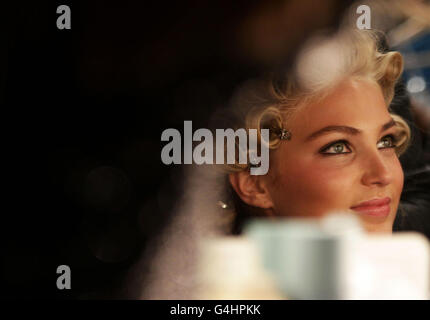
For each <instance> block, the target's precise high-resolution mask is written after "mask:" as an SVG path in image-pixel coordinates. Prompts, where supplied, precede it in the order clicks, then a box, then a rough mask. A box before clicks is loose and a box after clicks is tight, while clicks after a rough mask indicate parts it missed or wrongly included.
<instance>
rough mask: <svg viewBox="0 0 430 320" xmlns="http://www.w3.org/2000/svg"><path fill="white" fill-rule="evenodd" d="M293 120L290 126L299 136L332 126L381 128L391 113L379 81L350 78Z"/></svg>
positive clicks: (299, 109) (300, 112)
mask: <svg viewBox="0 0 430 320" xmlns="http://www.w3.org/2000/svg"><path fill="white" fill-rule="evenodd" d="M291 120H292V121H290V122H289V123H290V124H291V125H290V126H289V128H291V130H292V131H293V132H294V133H295V134H296V136H297V134H299V135H300V134H305V133H307V132H309V131H313V130H318V129H321V128H323V127H325V126H332V125H343V126H351V127H354V128H357V129H360V130H367V129H374V128H378V129H379V128H380V126H381V125H382V124H384V123H385V122H387V121H388V120H390V115H389V113H388V109H387V106H386V104H385V100H384V97H383V95H382V91H381V88H380V87H379V85H378V84H376V83H374V82H371V81H368V80H353V79H348V80H345V81H344V82H342V83H341V84H340V85H338V86H337V87H336V88H335V89H334V90H333V91H332V92H331V93H330V94H329V95H327V96H326V97H324V98H323V99H322V100H319V101H318V102H313V103H310V104H308V105H306V106H303V107H301V108H298V109H297V110H296V112H295V113H294V114H293V115H292V119H291Z"/></svg>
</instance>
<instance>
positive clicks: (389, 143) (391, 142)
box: [377, 135, 396, 149]
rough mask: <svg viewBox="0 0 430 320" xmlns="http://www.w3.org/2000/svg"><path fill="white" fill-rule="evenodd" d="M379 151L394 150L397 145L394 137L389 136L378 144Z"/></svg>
mask: <svg viewBox="0 0 430 320" xmlns="http://www.w3.org/2000/svg"><path fill="white" fill-rule="evenodd" d="M377 146H378V149H387V148H394V147H395V146H396V145H395V139H394V137H393V136H392V135H388V136H385V137H383V138H382V139H381V140H380V141H379V142H378V144H377Z"/></svg>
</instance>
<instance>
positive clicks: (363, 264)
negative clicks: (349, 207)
mask: <svg viewBox="0 0 430 320" xmlns="http://www.w3.org/2000/svg"><path fill="white" fill-rule="evenodd" d="M246 235H247V236H248V237H249V238H250V239H252V240H253V241H254V243H256V245H257V247H258V248H259V249H260V254H261V256H262V258H263V262H264V266H265V267H266V269H267V270H268V271H269V272H271V273H272V275H273V277H274V279H276V282H277V285H278V287H279V289H280V290H281V291H282V292H283V293H284V295H286V296H289V297H291V298H295V299H372V300H373V299H429V298H430V296H429V291H430V290H429V288H430V246H429V242H428V240H427V239H426V238H425V237H424V236H422V235H421V234H418V233H412V232H408V233H394V234H392V235H391V234H387V235H382V234H379V235H376V234H372V235H369V234H365V233H364V231H362V230H361V228H360V224H359V222H358V220H357V219H356V218H355V217H354V216H353V215H351V214H334V215H329V216H327V217H326V218H324V219H322V220H318V221H317V220H312V219H285V218H284V219H276V220H255V221H254V222H253V223H251V224H250V225H248V227H247V228H246Z"/></svg>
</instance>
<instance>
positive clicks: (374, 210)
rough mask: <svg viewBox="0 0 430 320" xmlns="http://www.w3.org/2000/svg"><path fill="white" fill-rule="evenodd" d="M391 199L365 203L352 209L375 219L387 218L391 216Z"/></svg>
mask: <svg viewBox="0 0 430 320" xmlns="http://www.w3.org/2000/svg"><path fill="white" fill-rule="evenodd" d="M390 202H391V199H390V198H389V197H386V198H380V199H373V200H369V201H364V202H361V203H360V204H358V205H357V206H354V207H351V209H352V210H354V211H356V212H358V213H361V214H365V215H369V216H374V217H387V216H388V215H389V214H390Z"/></svg>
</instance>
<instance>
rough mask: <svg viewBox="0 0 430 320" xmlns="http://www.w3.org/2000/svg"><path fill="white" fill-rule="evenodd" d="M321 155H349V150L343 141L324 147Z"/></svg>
mask: <svg viewBox="0 0 430 320" xmlns="http://www.w3.org/2000/svg"><path fill="white" fill-rule="evenodd" d="M320 152H321V153H323V154H345V153H350V152H351V150H350V149H349V148H348V146H347V143H346V142H344V141H338V142H335V143H332V144H331V145H329V146H327V147H324V148H323V149H322V150H321V151H320Z"/></svg>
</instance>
